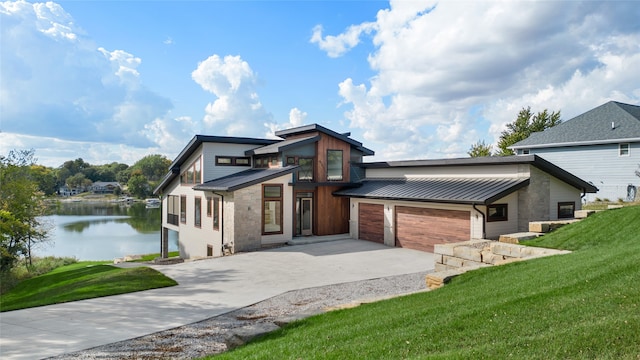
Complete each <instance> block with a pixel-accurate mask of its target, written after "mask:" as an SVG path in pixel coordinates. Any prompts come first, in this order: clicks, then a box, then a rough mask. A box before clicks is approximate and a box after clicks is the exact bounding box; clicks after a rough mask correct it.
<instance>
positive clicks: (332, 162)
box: [327, 150, 342, 181]
mask: <svg viewBox="0 0 640 360" xmlns="http://www.w3.org/2000/svg"><path fill="white" fill-rule="evenodd" d="M327 180H328V181H341V180H342V150H327Z"/></svg>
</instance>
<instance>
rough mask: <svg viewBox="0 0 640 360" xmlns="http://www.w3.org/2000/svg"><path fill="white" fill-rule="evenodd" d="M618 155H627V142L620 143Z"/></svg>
mask: <svg viewBox="0 0 640 360" xmlns="http://www.w3.org/2000/svg"><path fill="white" fill-rule="evenodd" d="M618 155H620V156H629V144H620V145H619V146H618Z"/></svg>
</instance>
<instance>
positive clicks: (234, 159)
mask: <svg viewBox="0 0 640 360" xmlns="http://www.w3.org/2000/svg"><path fill="white" fill-rule="evenodd" d="M216 165H218V166H251V158H250V157H247V156H216Z"/></svg>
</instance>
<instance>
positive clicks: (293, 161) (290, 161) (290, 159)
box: [287, 156, 296, 165]
mask: <svg viewBox="0 0 640 360" xmlns="http://www.w3.org/2000/svg"><path fill="white" fill-rule="evenodd" d="M295 164H296V158H295V157H293V156H287V165H295Z"/></svg>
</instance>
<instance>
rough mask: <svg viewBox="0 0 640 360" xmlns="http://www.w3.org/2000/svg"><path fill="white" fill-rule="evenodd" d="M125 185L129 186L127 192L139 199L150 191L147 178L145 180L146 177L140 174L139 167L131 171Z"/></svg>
mask: <svg viewBox="0 0 640 360" xmlns="http://www.w3.org/2000/svg"><path fill="white" fill-rule="evenodd" d="M127 186H128V187H129V193H130V194H131V195H133V196H135V197H138V198H140V199H143V198H145V197H146V196H147V195H148V194H150V193H151V186H150V185H149V180H147V177H146V176H144V174H142V171H141V170H139V169H136V170H134V171H133V172H131V177H130V178H129V182H128V183H127Z"/></svg>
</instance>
